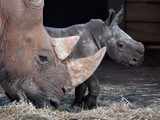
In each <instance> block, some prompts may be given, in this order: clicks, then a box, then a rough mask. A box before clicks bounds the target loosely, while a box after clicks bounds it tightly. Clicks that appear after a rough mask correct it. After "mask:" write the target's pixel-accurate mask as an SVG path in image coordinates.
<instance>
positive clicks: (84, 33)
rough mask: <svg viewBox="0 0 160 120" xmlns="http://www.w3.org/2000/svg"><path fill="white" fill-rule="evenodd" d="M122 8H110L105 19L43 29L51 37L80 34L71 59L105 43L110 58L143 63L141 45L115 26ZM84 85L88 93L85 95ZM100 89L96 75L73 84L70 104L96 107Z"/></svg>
mask: <svg viewBox="0 0 160 120" xmlns="http://www.w3.org/2000/svg"><path fill="white" fill-rule="evenodd" d="M123 11H124V10H123V8H122V9H121V10H120V11H119V12H118V13H117V14H115V12H114V11H113V10H110V15H109V17H108V19H107V20H106V21H102V20H100V19H92V20H91V21H89V22H87V23H85V24H78V25H73V26H70V27H67V28H51V27H47V28H46V29H47V31H48V33H49V34H50V35H51V36H55V37H65V36H68V35H75V34H78V35H80V40H79V42H78V43H77V45H76V46H75V48H74V50H73V52H72V54H71V59H77V58H80V57H86V56H88V55H91V54H94V53H96V52H97V51H98V50H99V49H100V48H102V47H104V46H106V48H107V54H108V56H109V57H110V58H112V59H113V60H115V61H116V62H118V63H122V64H125V65H127V66H134V65H138V64H140V63H142V61H143V57H144V46H143V44H142V43H141V42H138V41H135V40H134V39H133V38H131V37H130V36H129V35H128V34H127V33H125V32H124V31H123V30H122V29H121V28H120V27H119V26H118V23H119V22H120V20H121V18H122V16H123ZM87 88H88V95H87V96H86V90H87ZM99 89H100V88H99V81H98V79H97V78H96V76H95V75H92V76H91V77H90V78H89V79H88V80H87V81H86V82H85V83H83V84H81V85H79V86H78V87H76V90H75V101H74V103H73V105H76V106H77V105H78V106H82V104H84V107H86V108H93V107H95V106H96V100H97V96H98V94H99Z"/></svg>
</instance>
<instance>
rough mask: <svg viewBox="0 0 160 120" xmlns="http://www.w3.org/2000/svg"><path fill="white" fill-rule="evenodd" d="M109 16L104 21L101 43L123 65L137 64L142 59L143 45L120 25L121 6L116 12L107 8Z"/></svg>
mask: <svg viewBox="0 0 160 120" xmlns="http://www.w3.org/2000/svg"><path fill="white" fill-rule="evenodd" d="M109 13H110V14H109V17H108V19H107V20H106V21H105V29H104V32H103V35H102V36H103V37H101V38H102V39H103V40H101V41H102V44H105V46H107V53H108V55H109V56H110V57H111V58H112V59H114V60H115V61H116V62H118V63H122V64H125V65H127V66H128V65H129V66H130V65H131V66H133V65H138V64H140V63H142V61H143V59H144V46H143V44H142V43H141V42H138V41H136V40H134V39H133V38H132V37H130V36H129V35H128V34H127V33H126V32H124V31H123V30H122V29H121V28H120V27H119V23H120V22H121V20H122V18H123V13H124V9H123V7H122V8H121V10H120V11H119V12H118V13H115V11H114V10H112V9H110V10H109Z"/></svg>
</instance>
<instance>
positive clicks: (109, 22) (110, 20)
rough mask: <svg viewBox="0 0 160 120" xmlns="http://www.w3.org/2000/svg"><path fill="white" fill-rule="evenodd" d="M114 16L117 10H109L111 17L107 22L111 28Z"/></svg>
mask: <svg viewBox="0 0 160 120" xmlns="http://www.w3.org/2000/svg"><path fill="white" fill-rule="evenodd" d="M114 15H115V10H114V9H109V16H108V18H107V20H106V21H105V23H106V25H107V26H109V25H110V24H111V22H112V20H113V17H114Z"/></svg>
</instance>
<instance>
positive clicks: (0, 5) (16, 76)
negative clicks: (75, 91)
mask: <svg viewBox="0 0 160 120" xmlns="http://www.w3.org/2000/svg"><path fill="white" fill-rule="evenodd" d="M43 6H44V0H0V84H1V86H2V87H3V89H4V91H5V93H6V95H7V96H8V97H9V98H10V99H11V100H20V99H21V98H26V99H28V100H30V101H31V102H32V103H33V104H34V105H36V106H37V107H44V106H55V107H57V106H58V104H59V100H60V99H61V97H62V96H63V95H64V93H65V89H67V88H68V87H72V88H74V87H75V86H77V85H78V84H80V83H82V82H83V81H85V80H86V79H87V78H89V77H90V76H91V74H92V73H93V72H94V71H95V70H96V68H97V67H98V65H99V64H100V62H101V60H102V58H103V56H104V54H105V51H106V48H105V47H104V48H102V49H100V50H99V51H98V52H96V53H94V54H92V55H91V56H90V57H88V56H87V57H86V58H80V59H77V60H71V59H68V58H67V57H68V56H69V54H70V53H71V51H72V49H73V47H74V46H75V44H76V43H77V42H78V38H79V37H78V36H73V37H67V38H58V39H56V38H52V37H50V36H49V35H48V33H47V32H46V29H45V28H44V26H43Z"/></svg>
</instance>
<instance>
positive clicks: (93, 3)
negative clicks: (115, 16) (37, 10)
mask: <svg viewBox="0 0 160 120" xmlns="http://www.w3.org/2000/svg"><path fill="white" fill-rule="evenodd" d="M107 16H108V3H107V0H69V1H67V0H46V1H45V8H44V24H45V25H46V26H52V27H66V26H70V25H73V24H79V23H85V22H88V21H89V20H90V19H92V18H99V19H103V20H104V19H106V17H107Z"/></svg>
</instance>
